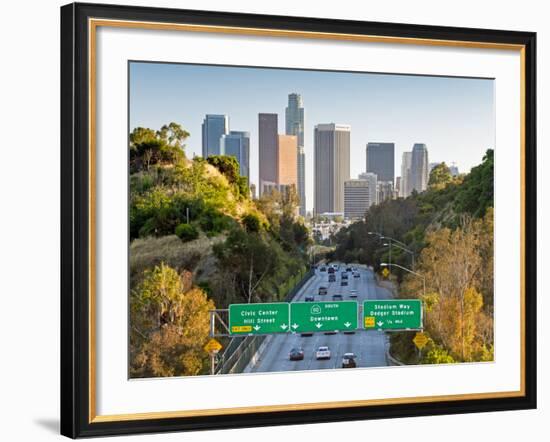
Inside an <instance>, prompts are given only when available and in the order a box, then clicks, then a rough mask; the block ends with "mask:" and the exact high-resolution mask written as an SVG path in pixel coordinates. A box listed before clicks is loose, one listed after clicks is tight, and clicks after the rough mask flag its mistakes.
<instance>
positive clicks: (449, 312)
mask: <svg viewBox="0 0 550 442" xmlns="http://www.w3.org/2000/svg"><path fill="white" fill-rule="evenodd" d="M535 54H536V35H535V34H534V33H529V32H512V31H503V30H486V29H467V28H448V27H435V26H423V25H408V24H407V25H405V24H392V23H375V22H359V21H343V20H328V19H316V18H301V17H282V16H264V15H249V14H235V13H225V12H205V11H190V10H175V9H157V8H143V7H127V6H115V5H94V4H70V5H66V6H63V7H62V8H61V203H62V204H61V221H62V225H61V350H62V353H61V432H62V434H64V435H66V436H69V437H72V438H76V437H88V436H104V435H114V434H131V433H143V432H164V431H184V430H199V429H221V428H239V427H248V426H262V425H284V424H297V423H314V422H329V421H343V420H357V419H375V418H389V417H402V416H425V415H434V414H450V413H471V412H482V411H496V410H514V409H528V408H535V407H536V350H535V349H536V282H535V281H536V278H535V272H536V218H535V215H536V191H537V189H536V175H535V174H536V140H535V134H536V130H535V122H536V116H535V111H536V103H535V96H536V95H535V88H536V84H535V60H536V57H535ZM451 380H452V381H451Z"/></svg>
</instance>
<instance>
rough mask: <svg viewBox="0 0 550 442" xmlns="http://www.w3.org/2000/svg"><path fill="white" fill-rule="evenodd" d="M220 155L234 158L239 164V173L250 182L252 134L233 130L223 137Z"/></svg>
mask: <svg viewBox="0 0 550 442" xmlns="http://www.w3.org/2000/svg"><path fill="white" fill-rule="evenodd" d="M220 153H221V155H230V156H234V157H235V158H236V159H237V161H238V162H239V173H240V174H241V175H242V176H245V177H247V178H248V179H249V180H250V133H248V132H241V131H235V130H232V131H231V132H229V134H227V135H222V138H221V140H220Z"/></svg>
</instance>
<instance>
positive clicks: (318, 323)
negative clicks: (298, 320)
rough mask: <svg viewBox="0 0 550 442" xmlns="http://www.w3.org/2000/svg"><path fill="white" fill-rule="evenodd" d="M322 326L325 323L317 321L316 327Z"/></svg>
mask: <svg viewBox="0 0 550 442" xmlns="http://www.w3.org/2000/svg"><path fill="white" fill-rule="evenodd" d="M322 326H323V324H321V323H320V322H317V323H316V324H315V327H317V328H321V327H322Z"/></svg>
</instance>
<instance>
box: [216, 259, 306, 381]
mask: <svg viewBox="0 0 550 442" xmlns="http://www.w3.org/2000/svg"><path fill="white" fill-rule="evenodd" d="M314 274H315V270H313V269H310V270H308V271H307V272H306V273H305V274H304V276H303V277H302V278H301V279H300V281H299V282H298V283H297V284H296V285H295V286H294V287H293V288H292V289H291V290H290V291H289V292H288V293H287V295H286V296H285V299H284V300H285V301H286V302H289V301H291V300H292V299H293V298H294V296H296V293H298V292H299V291H300V289H301V288H302V287H303V286H304V285H305V284H306V283H307V282H308V281H309V279H310V278H311V277H312V276H313V275H314ZM265 338H266V336H246V337H235V338H232V339H231V341H230V342H229V345H228V346H227V348H226V349H225V351H224V352H223V354H222V355H221V359H222V362H221V363H220V365H219V366H218V368H216V374H228V373H242V372H243V370H244V369H245V368H246V366H247V365H248V363H249V362H250V360H251V359H252V358H253V356H254V355H255V354H256V352H257V351H258V349H259V348H260V345H262V343H263V342H264V339H265Z"/></svg>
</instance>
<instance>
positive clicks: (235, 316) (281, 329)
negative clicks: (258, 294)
mask: <svg viewBox="0 0 550 442" xmlns="http://www.w3.org/2000/svg"><path fill="white" fill-rule="evenodd" d="M288 327H289V318H288V303H286V302H274V303H270V304H231V305H230V306H229V332H230V333H231V334H232V335H263V334H268V333H286V332H288Z"/></svg>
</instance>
